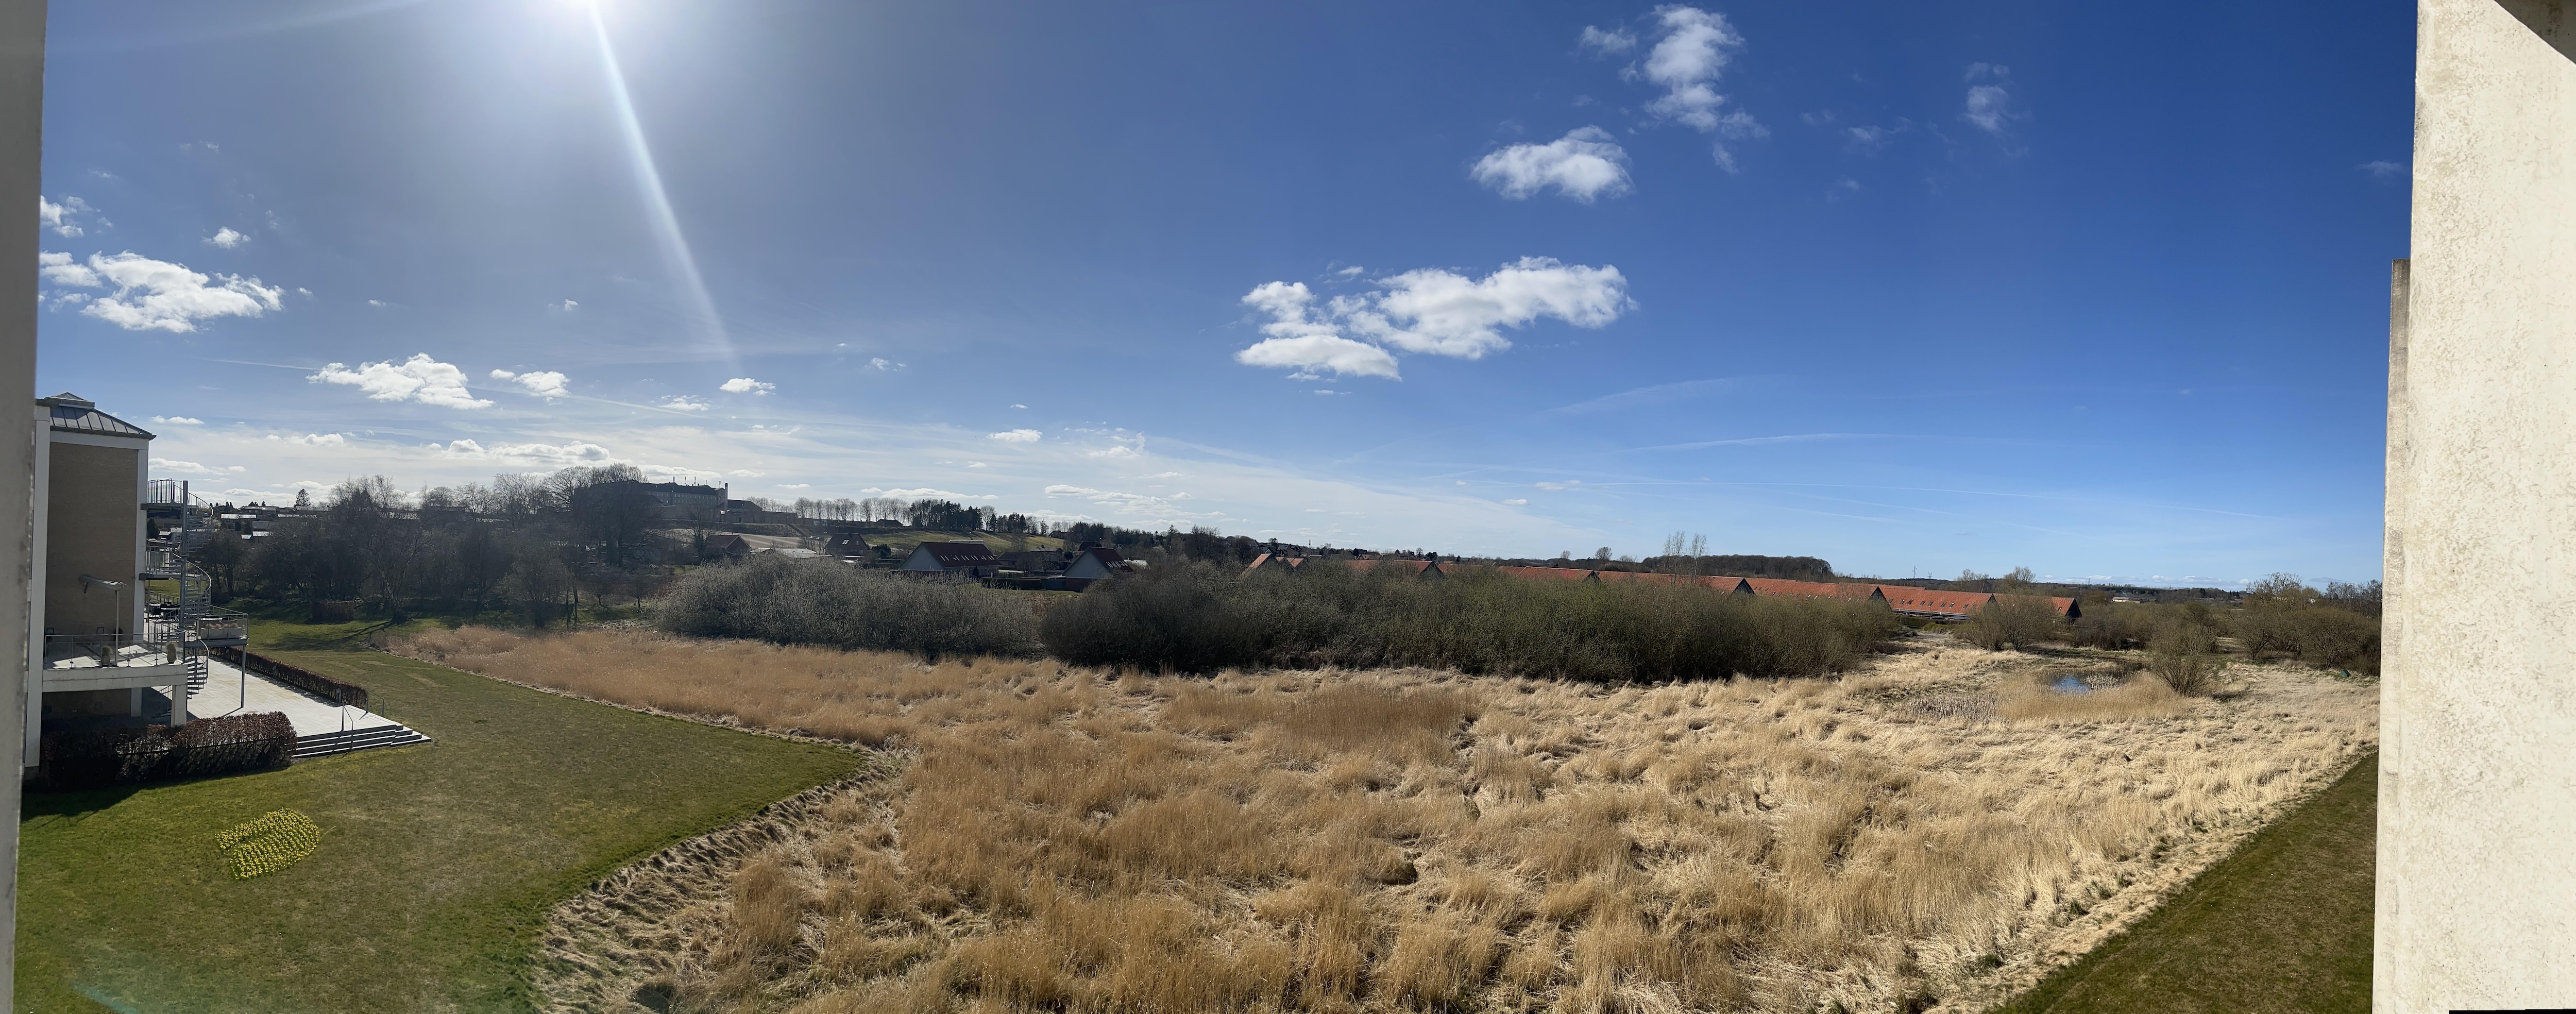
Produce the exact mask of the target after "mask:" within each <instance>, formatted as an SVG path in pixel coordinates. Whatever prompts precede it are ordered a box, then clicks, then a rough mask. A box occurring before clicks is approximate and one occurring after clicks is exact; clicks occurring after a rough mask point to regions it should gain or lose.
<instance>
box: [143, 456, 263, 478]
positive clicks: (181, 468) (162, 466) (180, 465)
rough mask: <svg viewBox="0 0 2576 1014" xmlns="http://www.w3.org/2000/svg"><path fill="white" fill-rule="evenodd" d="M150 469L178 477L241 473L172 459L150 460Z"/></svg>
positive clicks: (236, 469)
mask: <svg viewBox="0 0 2576 1014" xmlns="http://www.w3.org/2000/svg"><path fill="white" fill-rule="evenodd" d="M152 467H153V469H154V470H155V471H161V472H172V473H176V474H179V475H223V474H225V472H227V471H233V472H238V471H241V469H238V468H235V469H229V470H228V469H221V468H208V467H206V466H204V465H200V464H198V463H196V462H194V461H179V460H177V459H174V458H154V459H152Z"/></svg>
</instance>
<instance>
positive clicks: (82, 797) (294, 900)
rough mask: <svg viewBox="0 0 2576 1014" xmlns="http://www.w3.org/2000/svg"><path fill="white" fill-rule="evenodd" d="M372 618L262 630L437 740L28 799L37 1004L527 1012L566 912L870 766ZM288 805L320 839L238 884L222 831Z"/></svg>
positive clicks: (287, 655) (28, 994) (26, 864)
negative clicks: (292, 860) (557, 921)
mask: <svg viewBox="0 0 2576 1014" xmlns="http://www.w3.org/2000/svg"><path fill="white" fill-rule="evenodd" d="M365 626H367V625H364V624H353V625H347V626H341V627H308V626H301V625H288V624H276V623H263V624H260V625H259V626H258V627H257V628H255V630H254V631H253V641H252V643H253V644H254V646H255V648H256V650H260V651H262V652H263V653H273V654H275V655H276V656H277V657H278V658H280V659H281V660H284V661H288V662H291V663H294V664H296V665H300V666H304V667H306V668H308V669H312V670H315V671H317V672H322V673H325V674H328V675H330V676H333V677H336V678H339V679H345V680H349V681H351V682H354V683H359V684H362V685H364V686H365V687H367V689H368V691H369V693H370V694H371V695H372V696H373V698H374V700H375V703H376V708H377V709H378V710H380V711H382V712H383V713H384V714H387V715H390V716H392V717H394V718H395V719H397V720H400V721H402V722H404V723H406V724H409V725H411V726H413V727H415V728H418V729H420V730H421V731H423V732H425V733H428V734H429V735H430V736H432V737H435V738H436V740H437V742H435V743H432V744H428V745H424V746H416V747H405V748H399V749H392V750H379V751H369V752H364V753H358V754H351V755H346V756H341V757H333V758H325V759H322V760H316V761H309V762H305V763H300V764H297V765H295V766H293V767H291V768H288V769H286V770H283V771H275V772H266V773H261V774H254V775H245V776H238V777H230V778H219V779H210V780H205V781H197V782H186V783H179V784H172V785H159V786H148V787H143V788H133V787H126V788H120V789H116V790H108V791H98V792H87V793H68V794H60V795H33V796H29V797H28V798H27V802H26V809H25V815H24V818H23V820H22V821H21V823H20V826H19V833H20V849H21V852H20V866H19V871H18V890H19V897H20V902H19V909H18V911H19V926H18V932H19V938H18V972H17V991H18V996H19V998H20V1004H21V1006H22V1008H24V1009H29V1010H43V1011H78V1010H94V1011H95V1010H109V1009H114V1010H145V1011H151V1010H188V1011H244V1012H250V1011H262V1012H265V1011H354V1010H383V1011H397V1010H401V1011H409V1010H464V1011H487V1010H523V1009H527V1008H528V1007H529V996H530V993H529V990H528V987H527V976H528V964H527V962H528V958H529V956H530V955H531V954H532V953H533V950H534V947H535V945H536V943H537V932H538V929H539V927H540V926H541V925H542V924H543V921H544V918H545V915H546V912H547V910H548V909H549V908H550V907H551V906H553V905H554V904H555V903H556V902H558V901H560V900H562V899H564V898H566V897H569V896H571V895H572V894H573V893H575V892H577V891H579V890H581V889H582V888H583V887H585V886H586V885H588V884H589V883H591V882H592V881H593V880H595V879H596V878H598V877H599V876H600V875H602V874H604V873H606V872H608V871H609V870H612V869H614V868H616V867H617V866H619V865H621V864H623V863H625V862H627V861H628V860H631V859H633V858H635V857H637V856H639V855H643V854H646V853H648V852H651V851H652V850H655V849H658V848H661V847H663V846H665V845H668V844H670V843H672V842H675V841H679V840H681V839H684V838H688V837H690V836H693V835H696V834H700V833H703V832H705V831H707V830H710V829H713V828H716V827H719V826H722V825H724V824H726V823H729V822H732V821H734V820H736V819H739V818H741V817H742V816H744V815H746V814H749V813H751V812H753V811H755V810H757V809H759V808H760V807H761V806H763V805H766V804H767V803H769V802H771V801H773V800H776V799H779V798H781V797H784V796H787V795H791V794H793V793H795V792H797V791H800V790H802V789H804V788H807V787H809V786H812V785H816V784H819V783H822V782H826V781H830V780H832V779H835V778H838V777H840V776H842V775H844V774H847V773H849V772H850V771H852V770H853V769H855V768H856V767H857V766H858V765H859V764H860V763H861V762H862V758H861V756H860V755H857V754H853V753H849V752H847V751H842V750H837V749H832V748H829V747H822V746H814V745H808V744H802V743H794V742H788V741H784V740H778V739H773V738H768V737H762V736H755V735H749V734H745V733H739V732H731V731H727V730H724V729H718V728H712V727H709V726H705V725H699V724H694V723H690V722H683V721H678V720H674V719H668V718H657V717H653V716H649V715H643V714H638V713H635V712H631V711H625V710H621V709H617V708H611V707H606V706H602V705H597V704H590V703H586V702H582V701H576V700H571V699H568V698H564V697H558V696H554V695H551V694H544V693H539V692H537V691H533V690H527V689H524V688H521V687H516V686H511V685H509V684H506V683H501V682H497V681H494V680H489V679H485V678H482V677H479V676H474V675H471V674H468V673H463V672H458V671H456V670H453V669H446V668H442V667H439V666H434V665H429V664H426V663H423V662H418V661H414V660H411V659H405V658H396V657H393V656H389V655H384V654H380V653H376V652H371V651H366V650H364V649H362V648H358V647H356V646H355V645H354V644H352V643H350V642H349V641H347V640H345V639H343V638H342V637H341V635H343V634H345V633H348V632H351V631H355V630H359V629H363V628H364V627H365ZM288 649H296V650H288ZM281 808H291V809H295V810H300V811H302V812H303V813H305V814H307V815H310V816H311V817H312V818H313V820H314V821H315V822H317V823H318V824H320V825H321V828H322V844H321V847H320V849H319V850H318V851H316V852H315V853H314V854H313V855H312V856H311V857H310V858H307V859H305V860H304V861H303V862H301V863H298V864H296V865H295V866H293V867H290V868H288V869H286V870H285V871H283V872H279V873H275V874H272V875H269V876H265V877H261V878H258V879H254V880H247V881H234V880H231V879H229V877H228V875H227V873H226V870H225V866H224V860H223V858H222V856H221V855H220V854H219V853H218V852H217V851H216V847H215V834H216V833H217V832H219V831H222V830H224V829H226V828H229V827H231V826H233V825H235V824H237V823H240V822H242V821H244V820H248V819H250V818H252V817H256V816H258V815H260V814H262V813H266V812H268V811H271V810H276V809H281Z"/></svg>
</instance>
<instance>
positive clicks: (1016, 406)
mask: <svg viewBox="0 0 2576 1014" xmlns="http://www.w3.org/2000/svg"><path fill="white" fill-rule="evenodd" d="M1011 407H1012V408H1027V407H1028V406H1026V405H1021V404H1017V403H1014V404H1012V406H1011Z"/></svg>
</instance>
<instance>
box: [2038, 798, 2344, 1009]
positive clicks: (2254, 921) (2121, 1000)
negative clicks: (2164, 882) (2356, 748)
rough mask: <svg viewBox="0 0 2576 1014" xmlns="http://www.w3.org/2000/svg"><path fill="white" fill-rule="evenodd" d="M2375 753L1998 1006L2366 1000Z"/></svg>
mask: <svg viewBox="0 0 2576 1014" xmlns="http://www.w3.org/2000/svg"><path fill="white" fill-rule="evenodd" d="M2378 786H2379V759H2378V757H2377V756H2376V755H2374V756H2371V757H2368V758H2365V759H2363V760H2362V762H2361V763H2359V764H2356V765H2354V766H2353V768H2352V770H2351V771H2349V772H2346V773H2345V774H2344V776H2343V777H2342V778H2341V779H2339V780H2337V781H2336V782H2335V783H2334V784H2333V785H2332V786H2330V787H2328V788H2327V789H2326V790H2325V791H2324V792H2321V793H2319V794H2318V795H2317V796H2316V797H2315V798H2313V799H2311V800H2309V801H2308V802H2306V803H2305V804H2303V805H2302V806H2300V807H2299V809H2297V810H2296V811H2293V812H2292V813H2290V814H2288V815H2286V816H2284V817H2283V818H2282V819H2281V820H2279V821H2277V822H2275V823H2274V824H2272V826H2270V827H2267V828H2264V829H2263V830H2262V831H2261V832H2259V833H2257V834H2256V835H2255V836H2254V837H2253V838H2252V839H2250V840H2248V841H2247V842H2246V843H2245V844H2244V845H2243V846H2242V847H2240V848H2239V849H2238V850H2237V851H2236V853H2235V854H2233V855H2231V856H2229V857H2227V858H2226V859H2225V860H2222V861H2220V862H2219V863H2218V864H2217V865H2215V866H2212V867H2210V868H2209V870H2208V871H2207V872H2205V873H2202V874H2201V875H2200V877H2199V878H2198V879H2195V880H2194V881H2192V883H2191V885H2190V886H2189V887H2186V888H2184V889H2183V890H2182V891H2181V892H2179V893H2177V894H2176V895H2175V896H2174V897H2173V898H2172V900H2170V901H2168V902H2166V903H2165V905H2164V906H2163V907H2162V908H2159V909H2158V910H2157V911H2156V912H2154V913H2153V914H2151V915H2149V916H2147V917H2146V918H2145V919H2144V920H2142V921H2141V922H2139V924H2138V925H2137V926H2135V927H2134V928H2132V929H2130V930H2129V931H2128V932H2127V933H2125V934H2122V935H2120V936H2118V937H2115V938H2113V939H2111V940H2109V941H2107V942H2105V943H2104V944H2102V946H2100V947H2097V948H2095V949H2094V950H2093V951H2092V952H2091V953H2089V954H2086V955H2085V956H2084V957H2083V958H2082V959H2080V960H2078V961H2077V962H2076V963H2074V964H2072V965H2069V966H2067V967H2065V968H2063V969H2060V970H2058V972H2057V973H2056V974H2054V975H2051V976H2049V977H2048V978H2047V979H2046V980H2044V981H2042V982H2041V983H2040V984H2039V985H2038V986H2037V987H2035V988H2033V989H2032V990H2031V991H2029V992H2028V993H2024V994H2022V995H2021V996H2020V997H2018V998H2015V999H2014V1000H2013V1001H2012V1002H2010V1003H2007V1004H2005V1005H2003V1006H2002V1007H2000V1008H1997V1014H2092V1012H2096V1011H2099V1012H2104V1014H2112V1012H2127V1011H2142V1010H2154V1011H2167V1012H2172V1014H2194V1012H2201V1011H2208V1012H2230V1014H2236V1012H2242V1014H2263V1012H2270V1011H2280V1012H2302V1014H2311V1012H2312V1014H2335V1012H2341V1011H2353V1012H2356V1014H2358V1012H2362V1011H2368V1010H2369V1009H2370V962H2371V951H2370V946H2371V945H2370V934H2371V925H2372V907H2371V906H2372V891H2373V871H2374V869H2375V867H2374V862H2375V856H2376V849H2377V845H2378V818H2379V806H2378V800H2379V796H2378V792H2379V788H2378Z"/></svg>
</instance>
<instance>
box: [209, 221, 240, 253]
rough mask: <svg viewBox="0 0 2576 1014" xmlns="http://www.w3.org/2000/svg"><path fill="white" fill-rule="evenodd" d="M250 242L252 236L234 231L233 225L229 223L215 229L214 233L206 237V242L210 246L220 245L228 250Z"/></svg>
mask: <svg viewBox="0 0 2576 1014" xmlns="http://www.w3.org/2000/svg"><path fill="white" fill-rule="evenodd" d="M248 242H250V237H248V236H245V235H242V234H241V233H238V232H234V231H233V227H232V226H229V225H227V226H225V227H223V228H221V229H217V230H215V234H214V235H212V236H208V237H206V244H207V245H208V246H219V247H222V248H224V249H226V250H230V249H232V248H234V247H237V246H240V245H242V244H244V243H248Z"/></svg>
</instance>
